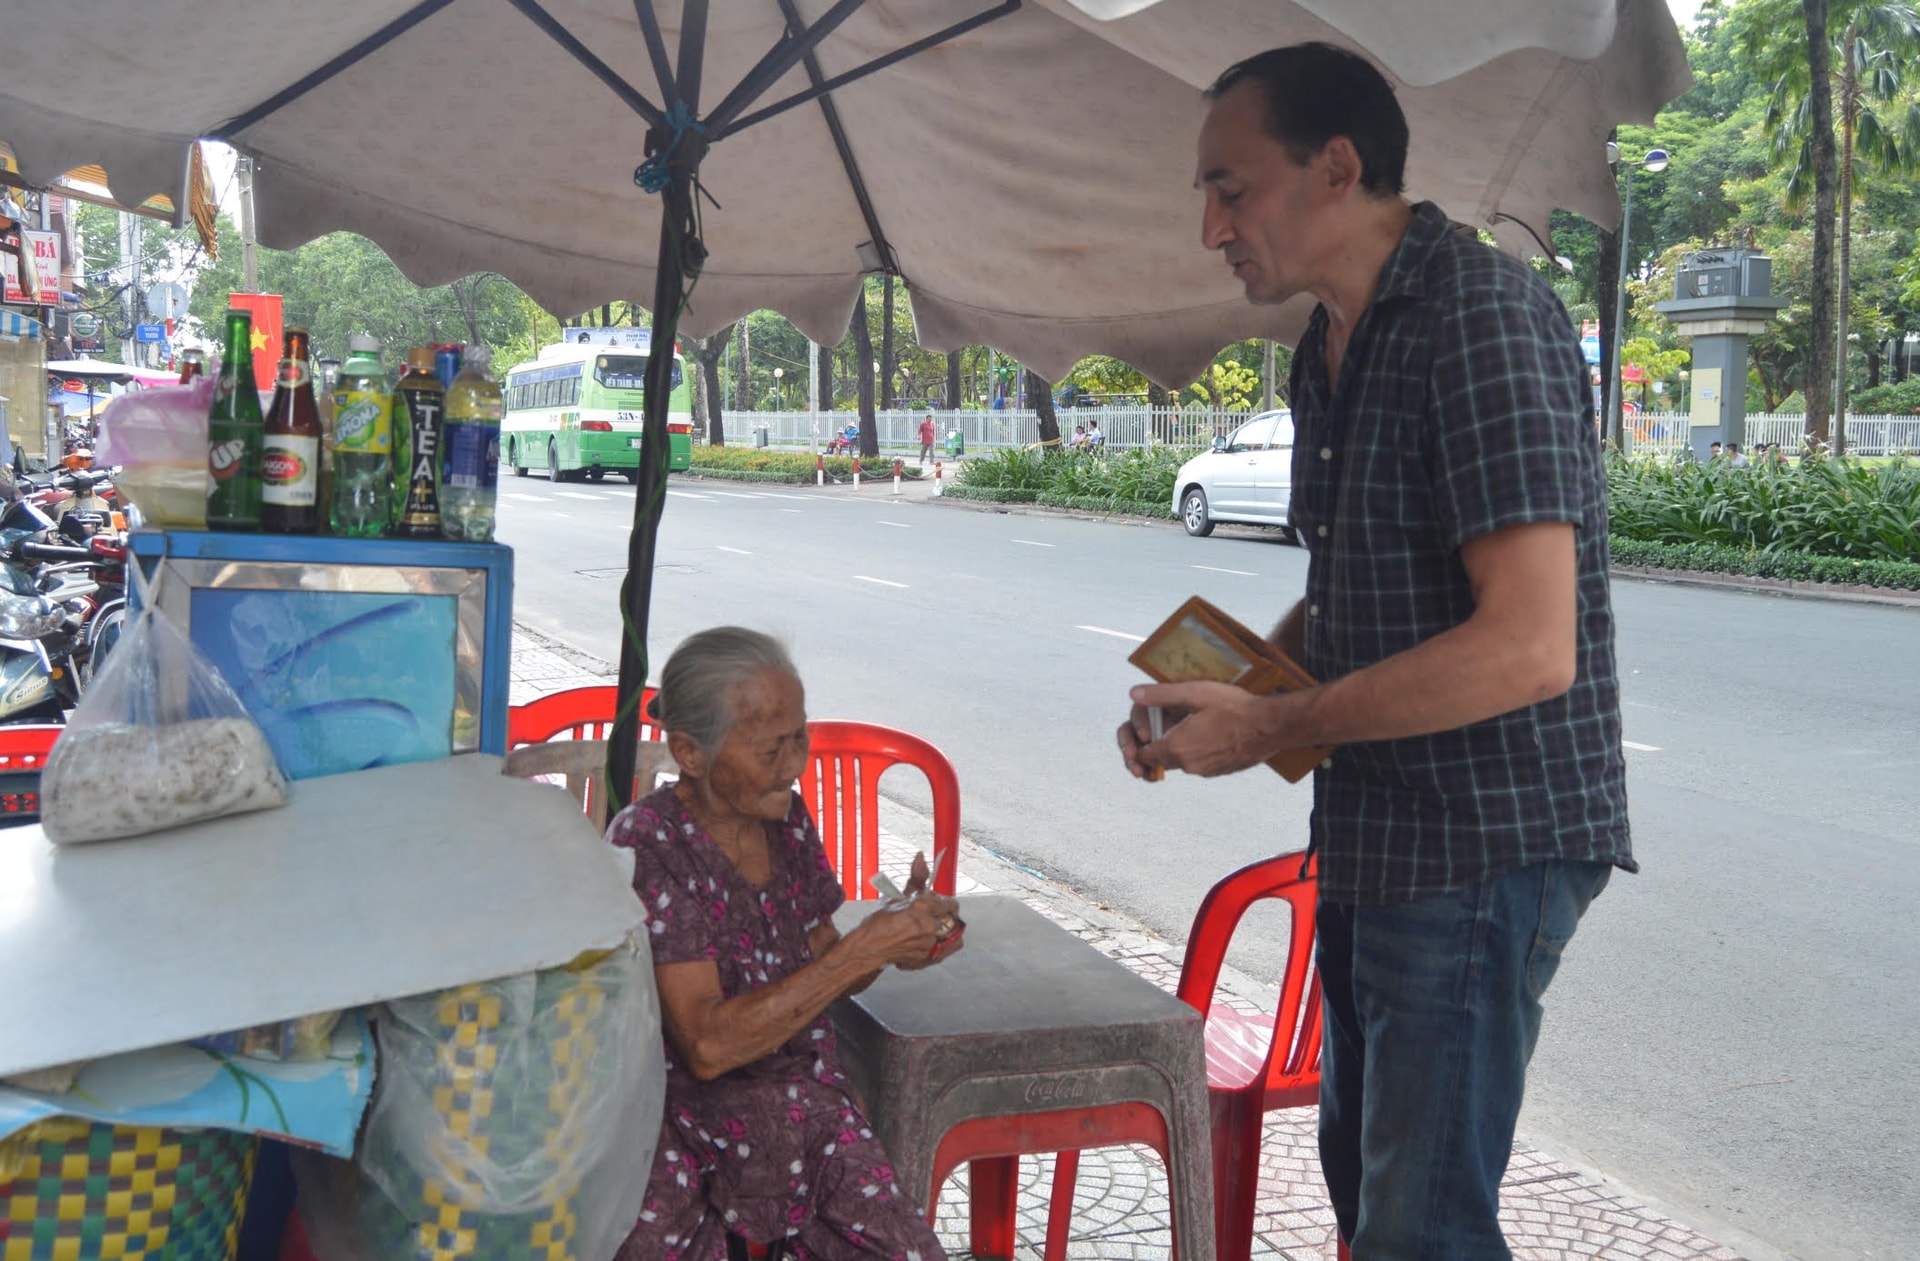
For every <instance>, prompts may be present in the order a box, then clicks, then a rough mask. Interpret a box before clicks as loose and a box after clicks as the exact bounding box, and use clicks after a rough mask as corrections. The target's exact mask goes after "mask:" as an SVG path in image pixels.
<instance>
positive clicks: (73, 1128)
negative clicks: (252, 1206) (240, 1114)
mask: <svg viewBox="0 0 1920 1261" xmlns="http://www.w3.org/2000/svg"><path fill="white" fill-rule="evenodd" d="M255 1147H256V1140H255V1139H254V1138H253V1136H252V1135H248V1134H239V1133H235V1132H233V1131H231V1130H172V1129H155V1128H152V1127H147V1126H137V1127H136V1126H122V1125H93V1124H89V1123H87V1122H84V1121H68V1120H58V1121H43V1122H40V1123H38V1124H35V1125H31V1126H28V1127H27V1128H26V1129H24V1130H22V1131H20V1132H19V1133H18V1134H15V1135H13V1136H11V1137H10V1138H7V1139H4V1140H0V1261H91V1259H92V1258H96V1257H98V1258H120V1259H123V1261H232V1258H233V1255H234V1250H235V1246H236V1244H237V1242H238V1240H239V1236H240V1218H241V1214H242V1212H243V1210H244V1208H245V1205H246V1199H247V1191H248V1188H249V1187H250V1186H251V1185H252V1182H253V1155H254V1149H255Z"/></svg>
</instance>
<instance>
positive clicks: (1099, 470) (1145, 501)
mask: <svg viewBox="0 0 1920 1261" xmlns="http://www.w3.org/2000/svg"><path fill="white" fill-rule="evenodd" d="M1193 456H1194V449H1193V448H1191V447H1167V446H1156V447H1128V448H1126V449H1124V450H1119V449H1116V450H1108V451H1102V452H1098V453H1096V452H1092V451H1041V450H1029V449H1024V448H1007V449H1003V450H999V451H994V452H991V453H989V454H987V455H981V456H976V457H975V458H973V459H971V460H968V461H967V462H966V463H964V464H963V465H961V467H960V470H959V472H958V473H957V474H956V476H955V479H954V482H955V484H954V489H958V490H960V491H961V494H960V496H959V497H960V498H967V499H991V500H995V501H997V502H1000V503H1038V504H1041V505H1043V506H1046V507H1055V508H1082V509H1086V510H1088V511H1092V512H1130V513H1137V514H1140V515H1144V516H1157V517H1169V516H1172V515H1173V512H1172V503H1173V481H1174V476H1175V475H1176V474H1177V473H1179V471H1180V466H1181V465H1182V464H1185V463H1186V462H1187V461H1188V460H1190V459H1192V458H1193ZM948 493H949V494H951V493H953V492H952V490H950V491H949V492H948Z"/></svg>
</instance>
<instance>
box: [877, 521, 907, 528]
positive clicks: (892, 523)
mask: <svg viewBox="0 0 1920 1261" xmlns="http://www.w3.org/2000/svg"><path fill="white" fill-rule="evenodd" d="M874 524H875V525H890V526H892V527H893V528H894V529H896V530H911V529H912V528H913V527H912V526H910V525H908V524H907V523H906V522H904V521H876V522H874Z"/></svg>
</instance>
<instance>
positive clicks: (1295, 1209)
mask: <svg viewBox="0 0 1920 1261" xmlns="http://www.w3.org/2000/svg"><path fill="white" fill-rule="evenodd" d="M514 633H515V645H514V653H513V688H512V700H513V702H514V703H515V704H519V703H522V702H524V701H527V700H531V699H532V698H534V697H535V696H539V695H543V694H544V693H546V692H550V691H557V690H559V689H561V688H568V687H580V686H585V685H588V684H593V683H606V682H610V681H612V676H613V674H614V668H613V667H612V666H611V665H610V664H608V663H606V662H601V661H597V660H595V659H594V658H592V657H588V656H586V655H584V654H582V653H579V652H576V651H574V650H572V649H570V648H567V647H566V646H564V645H562V644H558V643H555V642H554V641H552V640H549V639H546V638H544V637H542V636H540V635H537V634H535V633H533V632H530V631H528V630H527V629H526V628H524V627H516V628H515V632H514ZM881 823H882V833H881V845H882V859H883V862H884V865H886V866H887V867H889V868H890V869H892V870H893V872H894V874H895V875H896V878H898V879H904V878H905V873H906V867H907V864H908V862H909V861H910V860H911V859H912V856H913V853H914V851H915V850H917V849H922V848H926V847H927V839H928V837H929V835H930V829H929V825H928V823H927V820H926V819H925V818H924V817H923V816H920V815H918V814H915V813H914V812H912V811H909V810H907V809H905V808H903V807H896V806H894V805H893V804H892V803H890V802H889V803H886V804H884V805H883V807H882V820H881ZM960 891H961V892H962V893H980V892H996V893H1006V894H1011V895H1015V896H1019V897H1021V898H1023V899H1025V900H1026V901H1027V902H1028V903H1029V904H1030V905H1032V906H1033V907H1034V908H1035V909H1037V910H1039V911H1041V912H1043V913H1044V914H1046V915H1049V916H1051V917H1052V918H1053V919H1055V920H1056V921H1058V922H1059V923H1061V924H1062V925H1064V926H1065V927H1067V928H1068V929H1070V930H1071V931H1073V932H1074V933H1076V934H1078V935H1079V936H1080V937H1082V938H1083V939H1085V940H1086V941H1088V942H1090V943H1091V944H1092V945H1093V946H1094V947H1095V948H1097V949H1099V950H1101V951H1103V952H1104V953H1106V954H1107V955H1109V956H1111V957H1113V958H1115V959H1117V960H1119V961H1120V962H1121V963H1122V964H1124V965H1126V966H1127V967H1129V968H1131V969H1133V970H1134V971H1135V972H1137V973H1139V974H1140V975H1141V976H1143V977H1145V978H1146V979H1147V980H1149V981H1152V982H1153V983H1154V984H1156V985H1159V986H1160V987H1162V988H1163V989H1167V990H1172V989H1173V988H1174V986H1175V984H1176V982H1177V981H1178V980H1179V975H1180V947H1179V946H1178V945H1176V944H1175V943H1172V942H1167V941H1163V940H1161V939H1159V938H1156V937H1154V936H1152V935H1151V934H1148V933H1146V932H1143V931H1141V930H1140V929H1138V928H1136V927H1134V926H1132V925H1130V924H1128V923H1126V922H1125V921H1123V920H1122V919H1120V918H1119V917H1117V916H1115V915H1113V914H1112V913H1111V912H1108V911H1105V910H1104V909H1102V908H1097V907H1093V906H1091V905H1089V904H1087V903H1085V902H1083V901H1081V900H1080V899H1079V898H1078V897H1076V896H1075V895H1074V894H1073V893H1072V892H1071V891H1070V890H1067V889H1064V888H1062V887H1061V886H1058V885H1055V884H1053V883H1052V882H1049V881H1046V880H1044V879H1042V878H1040V877H1038V876H1036V875H1034V874H1032V873H1030V872H1027V871H1026V870H1024V869H1022V868H1019V867H1016V866H1014V865H1013V864H1011V863H1008V862H1006V861H1004V860H1002V859H1000V858H998V857H997V856H996V855H994V854H993V853H991V852H990V851H988V850H986V849H983V848H981V847H980V846H977V845H972V844H963V845H962V847H961V854H960ZM1225 985H1226V987H1228V988H1229V989H1230V990H1231V993H1232V995H1233V997H1232V999H1231V1001H1233V1002H1235V1003H1236V1004H1238V1005H1245V1006H1247V1007H1248V1009H1250V1010H1252V1009H1257V1007H1258V1004H1259V1002H1260V996H1261V994H1262V992H1263V987H1261V986H1260V985H1259V984H1258V983H1257V982H1253V981H1250V980H1248V979H1246V978H1241V977H1229V978H1227V980H1226V982H1225ZM1269 1010H1270V1008H1269ZM1314 1126H1315V1116H1314V1111H1313V1109H1310V1108H1299V1109H1295V1110H1293V1111H1290V1112H1277V1113H1274V1114H1272V1115H1270V1116H1269V1117H1268V1119H1267V1126H1266V1138H1265V1142H1264V1145H1263V1147H1262V1151H1261V1160H1260V1181H1261V1195H1260V1204H1259V1209H1258V1212H1257V1214H1256V1218H1255V1222H1254V1229H1255V1243H1254V1255H1255V1256H1259V1257H1274V1258H1285V1259H1288V1261H1307V1259H1308V1258H1316V1259H1317V1258H1331V1257H1333V1256H1334V1255H1335V1242H1334V1229H1333V1212H1332V1210H1331V1209H1330V1208H1328V1207H1327V1205H1326V1202H1325V1200H1326V1191H1325V1188H1324V1186H1323V1185H1322V1183H1321V1181H1320V1162H1319V1156H1318V1153H1317V1151H1316V1149H1315V1144H1314ZM1052 1163H1053V1162H1052V1160H1051V1159H1050V1158H1047V1159H1035V1158H1028V1159H1023V1160H1022V1161H1021V1162H1020V1173H1021V1187H1020V1240H1019V1242H1020V1248H1019V1253H1018V1255H1019V1256H1020V1258H1022V1261H1026V1259H1027V1258H1029V1257H1031V1258H1038V1257H1039V1255H1040V1249H1041V1246H1042V1243H1043V1242H1044V1238H1045V1234H1046V1217H1047V1205H1048V1201H1049V1197H1050V1194H1051V1187H1052V1173H1053V1169H1052ZM1167 1213H1168V1209H1167V1194H1166V1174H1165V1171H1164V1170H1163V1169H1162V1168H1161V1166H1160V1162H1159V1158H1158V1157H1157V1156H1155V1155H1154V1154H1153V1152H1152V1151H1151V1150H1150V1149H1137V1148H1132V1147H1115V1148H1103V1149H1099V1150H1095V1151H1089V1152H1086V1153H1085V1154H1083V1156H1082V1157H1081V1161H1080V1174H1079V1182H1078V1185H1077V1187H1076V1190H1075V1195H1074V1220H1073V1228H1072V1233H1071V1237H1070V1239H1069V1242H1068V1246H1067V1255H1068V1257H1069V1258H1074V1259H1075V1261H1079V1259H1082V1258H1098V1259H1100V1261H1109V1259H1111V1261H1135V1259H1139V1261H1148V1259H1152V1261H1165V1259H1166V1258H1168V1257H1169V1256H1170V1250H1171V1234H1170V1232H1169V1230H1168V1226H1167ZM1501 1217H1502V1223H1503V1225H1504V1226H1505V1228H1506V1233H1507V1240H1508V1242H1509V1243H1510V1244H1511V1245H1512V1247H1513V1254H1514V1256H1515V1257H1516V1258H1517V1259H1518V1261H1562V1259H1563V1258H1570V1257H1609V1258H1612V1257H1622V1258H1640V1257H1645V1258H1654V1259H1656V1261H1669V1259H1682V1258H1686V1259H1693V1258H1700V1259H1703V1261H1739V1256H1738V1254H1737V1253H1735V1252H1733V1251H1732V1250H1731V1249H1728V1248H1725V1247H1721V1246H1720V1245H1718V1244H1716V1243H1714V1242H1713V1241H1712V1240H1710V1239H1707V1238H1704V1237H1703V1236H1701V1235H1698V1234H1695V1233H1694V1232H1692V1231H1690V1230H1688V1229H1686V1228H1685V1227H1684V1226H1681V1225H1679V1224H1677V1223H1675V1222H1673V1221H1671V1220H1669V1219H1667V1218H1666V1217H1663V1216H1661V1215H1660V1214H1659V1213H1657V1212H1654V1211H1653V1210H1652V1209H1649V1208H1646V1207H1644V1206H1642V1205H1639V1204H1635V1203H1633V1202H1632V1201H1630V1200H1627V1199H1625V1198H1623V1197H1622V1196H1621V1195H1619V1194H1618V1193H1616V1192H1615V1191H1613V1190H1611V1189H1610V1188H1608V1187H1607V1186H1605V1185H1604V1184H1602V1183H1600V1182H1598V1181H1596V1180H1595V1179H1593V1178H1590V1177H1588V1176H1586V1175H1585V1174H1582V1173H1579V1172H1577V1171H1576V1170H1574V1169H1571V1168H1569V1167H1567V1166H1566V1165H1563V1164H1560V1163H1558V1162H1556V1161H1554V1160H1553V1159H1552V1158H1550V1157H1548V1156H1547V1155H1545V1154H1544V1153H1542V1152H1539V1151H1536V1150H1534V1149H1532V1148H1530V1147H1528V1146H1527V1145H1526V1144H1525V1143H1524V1142H1521V1143H1516V1144H1515V1146H1514V1154H1513V1161H1512V1163H1511V1165H1510V1166H1509V1167H1508V1169H1507V1178H1506V1183H1505V1186H1504V1189H1503V1195H1502V1213H1501ZM936 1225H937V1226H938V1228H939V1231H940V1235H941V1238H942V1239H943V1240H944V1241H945V1243H946V1244H947V1247H948V1248H949V1250H950V1251H951V1253H952V1255H953V1256H954V1257H956V1258H959V1257H964V1256H966V1255H967V1254H966V1248H967V1220H966V1181H965V1177H964V1175H961V1176H956V1177H955V1178H954V1179H953V1180H952V1181H951V1182H949V1183H948V1184H947V1186H946V1188H945V1190H944V1193H943V1194H942V1196H941V1200H940V1209H939V1214H938V1218H937V1221H936Z"/></svg>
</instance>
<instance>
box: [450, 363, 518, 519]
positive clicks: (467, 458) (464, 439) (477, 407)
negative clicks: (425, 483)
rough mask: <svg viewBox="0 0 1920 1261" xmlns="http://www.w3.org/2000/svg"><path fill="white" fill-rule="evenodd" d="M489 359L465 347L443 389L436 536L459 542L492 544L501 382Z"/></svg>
mask: <svg viewBox="0 0 1920 1261" xmlns="http://www.w3.org/2000/svg"><path fill="white" fill-rule="evenodd" d="M491 358H492V356H491V355H489V354H488V352H487V348H486V347H485V346H470V347H468V348H467V352H466V357H465V359H464V361H463V362H462V363H461V365H460V375H459V376H456V377H455V378H454V379H453V384H452V385H451V386H449V387H448V388H447V410H446V414H445V415H446V438H445V440H444V443H443V445H442V447H441V450H443V451H444V452H445V453H446V456H445V462H444V463H443V464H442V465H441V470H442V471H441V477H440V532H441V533H442V534H443V535H445V536H446V537H447V538H450V539H458V540H459V541H461V542H464V543H491V542H492V541H493V508H494V500H495V498H496V497H497V495H498V493H499V482H500V413H501V412H502V410H504V408H503V403H502V397H501V393H500V383H499V382H498V381H495V380H494V379H493V378H492V377H491V376H490V375H488V373H487V368H488V367H489V366H490V361H491Z"/></svg>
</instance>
